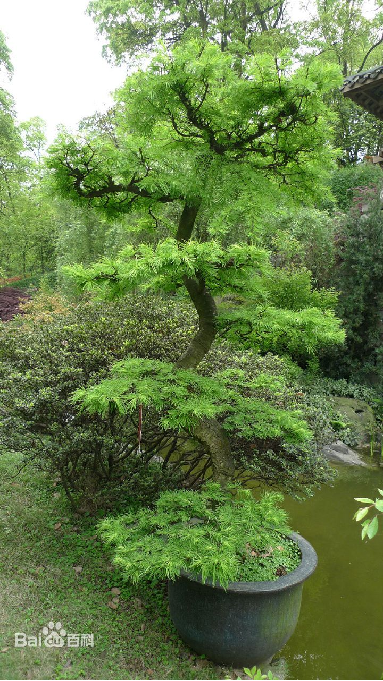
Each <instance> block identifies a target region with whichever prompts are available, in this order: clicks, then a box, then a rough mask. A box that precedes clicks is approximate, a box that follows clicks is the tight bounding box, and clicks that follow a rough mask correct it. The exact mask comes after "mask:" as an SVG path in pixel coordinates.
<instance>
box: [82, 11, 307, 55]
mask: <svg viewBox="0 0 383 681" xmlns="http://www.w3.org/2000/svg"><path fill="white" fill-rule="evenodd" d="M286 5H287V3H286V0H242V1H241V2H230V0H191V1H190V2H188V1H187V0H181V1H179V0H165V2H163V1H159V2H154V3H153V2H147V0H139V1H137V0H128V1H127V2H126V1H125V0H117V1H115V2H113V3H112V2H109V1H108V0H92V2H90V3H89V5H88V13H89V14H90V15H91V16H92V18H93V19H94V21H95V23H96V25H97V28H98V31H99V33H100V34H101V35H102V36H103V38H104V39H105V40H106V45H105V46H104V54H105V56H106V57H107V58H108V59H110V60H116V61H117V63H121V62H123V61H128V62H129V61H132V60H133V61H135V60H136V59H137V56H140V55H141V56H142V54H144V55H147V53H148V52H151V51H153V50H156V49H158V46H159V44H160V42H161V41H164V42H165V43H166V44H167V45H168V46H172V45H174V44H176V43H177V42H179V41H180V40H181V39H185V38H199V39H200V38H202V39H203V40H209V41H210V42H216V43H217V44H218V45H219V46H220V48H221V49H222V50H227V49H229V50H231V51H233V52H234V53H235V52H238V53H239V54H241V55H243V54H248V53H254V51H258V52H261V51H263V50H264V49H265V47H267V48H269V49H271V50H272V52H273V53H274V52H275V50H277V51H278V50H280V49H281V48H282V47H283V46H284V45H286V42H288V43H289V44H291V42H292V41H293V40H296V39H295V37H294V32H293V31H292V27H291V24H290V23H289V21H288V19H287V13H286ZM262 36H263V37H262Z"/></svg>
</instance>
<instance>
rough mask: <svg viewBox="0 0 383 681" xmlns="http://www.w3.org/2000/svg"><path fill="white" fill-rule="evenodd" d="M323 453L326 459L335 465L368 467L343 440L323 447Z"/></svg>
mask: <svg viewBox="0 0 383 681" xmlns="http://www.w3.org/2000/svg"><path fill="white" fill-rule="evenodd" d="M322 453H323V455H324V456H325V457H326V459H328V460H329V461H334V462H335V463H345V464H348V465H349V466H367V464H366V463H365V462H364V461H363V459H361V458H360V456H359V455H358V454H357V453H356V452H354V450H353V449H350V447H347V445H345V444H344V442H342V441H341V440H336V442H333V443H332V444H331V445H326V446H325V447H323V449H322Z"/></svg>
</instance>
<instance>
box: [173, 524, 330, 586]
mask: <svg viewBox="0 0 383 681" xmlns="http://www.w3.org/2000/svg"><path fill="white" fill-rule="evenodd" d="M289 537H290V539H293V540H294V541H295V542H296V543H297V544H298V546H299V548H300V550H301V554H302V559H301V562H300V564H299V565H298V567H296V568H295V570H292V572H288V573H287V575H282V577H278V579H276V580H274V581H265V582H229V584H228V586H227V588H226V589H224V588H223V586H221V584H220V583H219V582H216V583H215V584H213V582H212V580H211V579H206V580H205V581H202V576H201V575H198V576H195V575H192V574H191V573H190V572H187V570H181V572H180V577H184V578H185V579H189V580H190V581H192V582H199V583H200V584H202V585H204V586H209V587H211V588H213V589H220V590H221V591H227V592H236V593H238V592H243V593H271V592H273V591H284V590H285V589H289V588H291V587H293V586H297V585H298V584H302V583H303V582H304V581H305V580H306V579H308V578H309V577H310V575H312V573H313V572H314V570H315V568H316V566H317V565H318V556H317V554H316V551H315V549H314V548H313V547H312V546H311V544H310V542H308V541H307V539H304V537H302V536H301V535H300V534H298V533H297V532H291V534H289Z"/></svg>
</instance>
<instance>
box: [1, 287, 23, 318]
mask: <svg viewBox="0 0 383 681" xmlns="http://www.w3.org/2000/svg"><path fill="white" fill-rule="evenodd" d="M26 298H29V295H28V294H27V293H24V291H22V290H20V289H18V288H8V287H4V288H0V319H1V321H2V322H7V321H9V320H10V319H12V317H14V316H15V315H16V314H18V313H19V312H20V309H19V302H20V300H25V299H26Z"/></svg>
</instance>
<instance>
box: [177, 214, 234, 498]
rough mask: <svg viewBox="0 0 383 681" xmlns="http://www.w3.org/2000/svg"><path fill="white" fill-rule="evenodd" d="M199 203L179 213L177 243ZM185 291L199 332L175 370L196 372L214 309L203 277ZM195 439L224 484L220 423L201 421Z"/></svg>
mask: <svg viewBox="0 0 383 681" xmlns="http://www.w3.org/2000/svg"><path fill="white" fill-rule="evenodd" d="M198 209H199V204H194V205H188V204H186V205H185V206H184V209H183V211H182V213H181V217H180V221H179V225H178V231H177V237H176V238H177V241H179V242H180V243H182V242H185V241H188V240H189V239H190V237H191V235H192V233H193V228H194V224H195V221H196V217H197V214H198ZM183 282H184V285H185V287H186V290H187V292H188V294H189V296H190V299H191V301H192V303H193V305H194V307H195V309H196V310H197V313H198V331H197V333H196V335H195V336H194V338H193V339H192V340H191V342H190V344H189V347H188V348H187V350H186V352H185V353H184V354H183V355H182V357H180V359H179V360H178V361H177V363H176V367H177V368H182V369H195V368H196V367H197V366H198V364H199V363H200V362H201V360H202V359H203V358H204V357H205V355H206V354H207V353H208V352H209V350H210V348H211V346H212V343H213V341H214V338H215V336H216V333H217V317H218V313H217V307H216V304H215V301H214V298H213V296H212V295H211V293H210V291H208V289H207V288H206V286H205V281H204V279H203V277H202V276H200V275H198V274H197V276H196V277H186V276H185V277H184V279H183ZM193 434H194V436H195V438H196V439H197V440H198V441H199V442H201V444H203V445H204V447H206V449H207V450H208V451H209V454H210V457H211V462H212V466H213V479H214V480H216V481H218V482H220V483H221V484H222V485H225V484H227V483H228V482H229V481H230V480H231V479H232V477H233V474H234V461H233V457H232V455H231V449H230V443H229V440H228V437H227V435H226V433H225V431H224V429H223V428H222V426H221V424H220V423H219V422H218V421H217V420H216V419H207V418H206V419H201V421H200V422H199V423H198V425H197V426H196V427H195V429H194V433H193Z"/></svg>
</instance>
